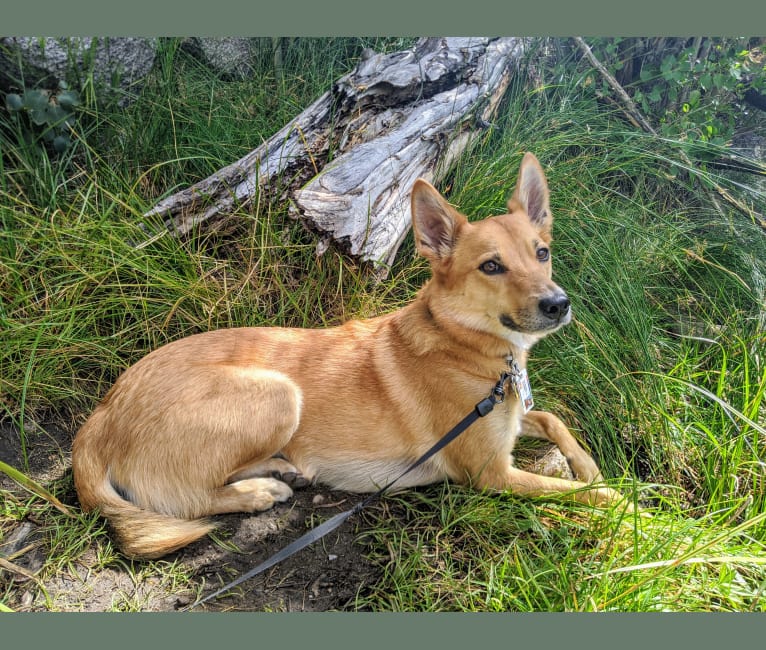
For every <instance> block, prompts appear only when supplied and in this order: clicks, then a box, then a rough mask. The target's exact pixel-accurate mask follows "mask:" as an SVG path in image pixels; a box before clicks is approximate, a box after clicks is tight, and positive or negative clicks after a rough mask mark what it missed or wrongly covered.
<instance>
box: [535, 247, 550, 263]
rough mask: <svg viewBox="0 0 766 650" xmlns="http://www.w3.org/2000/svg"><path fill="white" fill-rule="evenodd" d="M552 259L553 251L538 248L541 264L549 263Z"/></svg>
mask: <svg viewBox="0 0 766 650" xmlns="http://www.w3.org/2000/svg"><path fill="white" fill-rule="evenodd" d="M550 258H551V251H550V249H548V248H545V247H543V248H538V249H537V259H538V260H539V261H540V262H547V261H548V260H549V259H550Z"/></svg>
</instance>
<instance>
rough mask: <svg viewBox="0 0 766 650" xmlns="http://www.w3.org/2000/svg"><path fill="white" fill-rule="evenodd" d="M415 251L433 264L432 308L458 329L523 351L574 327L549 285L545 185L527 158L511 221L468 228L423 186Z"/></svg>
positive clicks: (416, 201) (416, 194) (418, 193)
mask: <svg viewBox="0 0 766 650" xmlns="http://www.w3.org/2000/svg"><path fill="white" fill-rule="evenodd" d="M412 221H413V230H414V234H415V243H416V246H417V248H418V251H419V252H420V253H421V254H422V255H423V256H425V257H426V258H427V259H428V260H429V261H430V263H431V268H432V270H433V279H432V281H431V285H432V286H431V289H430V290H431V296H432V302H433V303H434V305H435V306H436V307H437V308H438V310H439V311H440V313H441V314H442V315H443V316H444V317H446V318H450V319H452V320H453V321H455V322H459V323H461V324H462V325H464V326H467V327H469V328H471V329H474V330H478V331H480V332H484V333H487V334H494V335H495V336H497V337H500V338H502V339H504V340H506V341H508V342H510V343H512V344H514V345H516V346H518V347H520V348H522V349H528V348H530V347H531V346H532V345H533V344H534V343H535V342H536V341H538V340H539V339H541V338H543V337H544V336H546V335H547V334H549V333H551V332H553V331H554V330H556V329H558V328H559V327H561V326H562V325H565V324H566V323H568V322H569V321H570V320H571V310H570V305H569V298H568V297H567V295H566V293H565V292H564V291H563V290H562V289H561V288H560V287H559V286H558V285H557V284H556V283H555V282H553V280H552V279H551V272H552V268H551V251H550V242H551V226H552V222H553V218H552V216H551V211H550V205H549V201H548V183H547V181H546V179H545V174H544V173H543V170H542V168H541V167H540V164H539V163H538V161H537V158H535V157H534V156H533V155H532V154H531V153H527V154H526V155H525V156H524V158H523V160H522V162H521V168H520V170H519V177H518V180H517V183H516V188H515V191H514V193H513V196H512V197H511V198H510V200H509V201H508V214H504V215H499V216H494V217H489V218H487V219H484V220H482V221H476V222H469V221H468V220H467V219H466V218H465V216H463V215H462V214H460V213H459V212H458V211H457V210H455V209H454V208H453V207H452V206H451V205H450V204H449V203H448V202H447V201H446V200H445V199H444V198H443V197H442V196H441V195H440V194H439V192H438V191H437V190H436V189H435V188H434V187H433V186H432V185H430V184H429V183H428V182H426V181H424V180H422V179H418V180H417V181H416V182H415V185H414V187H413V189H412Z"/></svg>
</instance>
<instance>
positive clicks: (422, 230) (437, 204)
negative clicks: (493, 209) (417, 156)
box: [411, 178, 466, 262]
mask: <svg viewBox="0 0 766 650" xmlns="http://www.w3.org/2000/svg"><path fill="white" fill-rule="evenodd" d="M411 209H412V229H413V231H414V234H415V246H417V249H418V252H419V253H420V254H421V255H423V257H425V258H427V259H429V260H430V261H432V262H433V261H436V260H444V259H446V258H448V257H449V256H450V255H451V254H452V250H453V248H454V246H455V241H456V240H457V234H458V231H459V229H460V227H461V225H463V224H464V223H466V218H465V217H464V216H463V215H462V214H460V213H459V212H458V211H457V210H455V209H454V208H453V207H452V206H451V205H450V204H449V203H447V201H446V199H444V197H442V195H441V194H439V192H438V191H437V190H436V188H435V187H434V186H433V185H431V184H430V183H429V182H428V181H424V180H423V179H422V178H419V179H417V180H416V181H415V185H413V187H412V204H411Z"/></svg>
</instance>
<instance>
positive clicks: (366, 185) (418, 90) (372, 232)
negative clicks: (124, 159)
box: [145, 38, 528, 269]
mask: <svg viewBox="0 0 766 650" xmlns="http://www.w3.org/2000/svg"><path fill="white" fill-rule="evenodd" d="M527 44H528V41H527V40H526V39H520V38H426V39H421V40H420V41H418V43H417V44H416V46H415V47H414V48H413V49H411V50H407V51H404V52H397V53H393V54H387V55H382V54H375V53H373V52H368V53H366V55H365V56H363V57H362V60H361V61H360V63H359V65H358V66H357V67H356V69H355V70H354V71H353V72H351V73H350V74H348V75H346V76H345V77H342V78H341V79H340V80H338V81H337V82H336V83H335V85H334V86H333V88H332V89H331V90H330V91H328V92H327V93H325V94H324V95H323V96H322V97H320V98H319V99H317V100H316V101H315V102H314V103H313V104H312V105H311V106H309V107H308V108H307V109H306V110H305V111H304V112H303V113H301V114H300V115H299V116H298V117H297V118H295V119H294V120H293V121H292V122H290V123H289V124H287V125H286V126H285V127H284V128H283V129H282V130H281V131H279V133H277V134H276V135H274V136H273V137H272V138H271V139H269V140H268V141H267V142H265V143H264V144H262V145H261V146H260V147H258V148H257V149H255V150H254V151H252V152H250V153H249V154H247V155H246V156H244V157H243V158H242V159H240V160H238V161H237V162H235V163H233V164H231V165H229V166H227V167H224V168H223V169H221V170H219V171H217V172H216V173H215V174H213V175H212V176H210V177H209V178H207V179H205V180H203V181H200V182H199V183H197V184H195V185H193V186H192V187H189V188H188V189H185V190H183V191H181V192H178V193H177V194H174V195H172V196H169V197H167V198H166V199H164V200H162V201H161V202H159V203H158V204H157V205H156V206H155V207H154V208H153V209H152V210H151V211H149V212H148V213H147V214H146V215H145V217H151V216H154V215H161V216H162V217H163V218H164V220H165V225H166V226H167V227H168V228H169V229H171V230H172V231H174V232H176V233H180V234H184V233H187V232H189V231H190V230H191V229H192V228H193V227H195V226H196V225H197V224H200V223H202V222H204V221H206V220H208V219H211V218H214V217H215V218H221V217H224V216H226V215H228V214H230V213H231V212H232V211H234V209H235V208H236V207H238V206H240V205H242V204H244V203H246V202H247V201H249V200H251V199H252V198H253V197H255V196H257V194H258V193H259V192H262V193H267V194H268V196H269V198H270V199H273V200H284V199H287V200H289V201H290V205H291V210H292V213H293V215H294V216H296V217H298V218H302V219H303V220H304V221H305V222H306V223H307V224H308V225H309V226H310V227H311V228H312V229H314V230H316V231H318V232H319V233H320V237H321V238H322V241H321V242H320V245H319V246H318V251H319V252H322V251H323V250H324V248H325V247H326V243H327V241H328V240H329V239H330V238H332V239H334V240H335V241H336V242H338V243H339V244H340V245H341V246H342V247H343V248H344V249H345V250H347V251H348V252H349V253H350V254H352V255H354V256H357V257H359V258H360V259H362V260H365V261H371V262H374V263H376V264H378V265H381V267H382V268H383V269H385V268H386V267H387V266H388V265H390V264H391V262H392V261H393V258H394V256H395V254H396V251H397V249H398V248H399V246H400V244H401V242H402V240H403V239H404V237H405V235H406V234H407V231H408V229H409V226H410V213H409V191H410V188H411V187H412V183H413V182H414V181H415V179H416V178H418V177H423V178H426V179H429V180H433V179H434V178H435V177H437V176H438V174H439V173H440V172H443V171H445V170H446V169H447V167H448V166H449V163H450V162H451V161H452V160H454V157H455V156H457V155H458V154H459V153H460V152H461V151H462V150H463V149H464V148H465V147H466V145H467V144H468V143H469V141H470V140H471V138H472V137H473V136H474V135H475V134H476V133H478V132H479V131H480V130H481V129H482V128H484V127H485V126H486V122H487V120H489V119H490V118H491V116H492V114H493V112H494V111H495V109H496V107H497V104H498V103H499V101H500V99H501V98H502V95H503V93H504V91H505V89H506V88H507V85H508V83H509V81H510V79H511V75H512V73H513V71H514V68H515V67H517V65H518V62H519V61H520V59H521V56H522V54H523V52H524V50H525V46H526V45H527Z"/></svg>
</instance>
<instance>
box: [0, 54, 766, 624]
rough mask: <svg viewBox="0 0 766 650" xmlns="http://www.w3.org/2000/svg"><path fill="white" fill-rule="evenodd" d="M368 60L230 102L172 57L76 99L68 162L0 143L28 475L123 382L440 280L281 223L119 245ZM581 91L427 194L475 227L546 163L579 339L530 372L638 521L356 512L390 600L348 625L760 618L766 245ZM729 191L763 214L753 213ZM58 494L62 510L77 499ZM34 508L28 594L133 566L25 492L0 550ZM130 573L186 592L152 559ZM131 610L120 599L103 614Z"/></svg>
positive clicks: (472, 503) (429, 506)
mask: <svg viewBox="0 0 766 650" xmlns="http://www.w3.org/2000/svg"><path fill="white" fill-rule="evenodd" d="M397 46H398V44H397V43H390V44H389V47H391V48H392V49H395V48H396V47H397ZM359 51H360V43H358V42H355V41H354V40H353V39H331V40H327V39H299V41H296V42H294V43H292V44H291V45H290V47H289V48H288V50H287V56H286V59H285V69H284V77H283V78H279V77H278V75H275V74H274V72H273V69H272V68H269V65H268V64H266V63H264V68H263V70H262V74H261V77H260V80H259V81H258V82H257V83H256V82H238V83H231V82H230V83H226V82H222V81H220V80H217V79H215V78H213V77H211V75H210V74H209V73H207V72H206V71H205V70H203V69H202V68H201V67H200V66H199V65H198V64H197V63H196V62H195V61H194V60H193V59H191V58H190V57H188V56H187V55H185V54H184V53H183V52H181V51H180V50H179V49H178V48H177V46H176V44H175V43H174V42H168V43H166V44H165V46H164V49H163V52H162V55H161V57H160V61H159V64H158V66H157V67H156V70H155V71H154V74H153V76H152V78H150V79H149V81H148V83H147V84H146V86H145V87H144V88H143V89H142V90H141V92H140V94H139V96H138V100H137V101H136V102H135V103H133V104H131V106H130V107H128V108H127V109H117V108H116V107H114V106H109V105H107V106H103V105H99V104H97V103H96V102H95V98H93V100H92V101H89V103H88V104H87V106H86V114H85V115H83V116H82V118H81V120H80V124H81V129H82V139H81V141H80V142H78V144H77V145H76V147H75V148H74V149H73V150H72V151H71V152H70V153H69V154H68V155H67V157H66V158H65V159H64V160H59V161H55V160H50V159H49V158H48V157H47V156H45V155H43V154H42V153H41V152H40V150H39V149H38V148H35V147H28V148H26V149H25V148H23V147H20V146H19V145H18V143H17V141H15V140H14V137H15V133H14V131H13V129H12V128H7V127H6V128H2V129H0V152H1V153H2V165H3V168H2V172H3V173H2V176H1V177H0V178H1V180H0V300H1V302H0V406H1V407H2V412H0V417H2V418H4V419H5V420H6V421H9V422H13V423H14V424H15V425H16V427H17V428H18V429H19V431H20V436H21V439H22V441H23V447H24V450H25V453H27V452H28V451H29V450H30V449H32V448H33V447H34V445H35V444H36V442H37V437H36V436H37V435H38V434H36V433H33V431H34V430H35V428H34V426H33V424H34V423H35V422H36V421H46V420H47V421H50V420H57V421H60V422H63V423H65V424H68V425H69V426H70V427H72V429H74V426H73V423H79V422H81V421H82V419H83V417H84V416H85V415H86V414H87V412H88V411H89V409H90V408H92V406H93V405H94V404H95V403H96V401H97V400H98V399H99V398H100V397H101V396H102V395H103V394H104V392H105V391H106V390H107V388H108V386H109V385H110V384H111V382H112V381H113V380H114V379H115V378H116V376H117V375H118V374H119V372H120V371H121V370H122V369H124V368H125V367H126V366H127V365H129V364H130V363H132V362H134V361H136V360H137V359H138V358H140V357H141V356H142V355H144V354H145V353H146V352H147V351H148V350H149V349H152V348H154V347H157V346H158V345H161V344H163V343H165V342H167V341H170V340H173V339H176V338H178V337H180V336H183V335H187V334H190V333H193V332H197V331H204V330H208V329H212V328H217V327H224V326H231V325H272V324H279V325H297V326H322V325H327V324H334V323H338V322H340V321H342V320H345V319H347V318H351V317H355V316H360V315H371V314H376V313H382V312H385V311H388V310H391V309H394V308H396V307H398V306H401V305H403V304H404V303H405V302H406V301H407V300H408V299H410V298H411V297H412V295H413V294H414V292H415V291H416V289H417V287H418V286H419V285H420V284H421V283H422V281H423V280H424V279H425V278H426V277H427V268H426V265H425V263H424V262H423V261H422V260H420V259H417V258H416V257H415V255H414V248H413V245H412V241H411V239H408V240H407V241H406V242H405V244H404V246H403V248H402V250H401V251H400V253H399V255H398V257H397V260H396V262H395V264H394V267H393V269H392V272H391V274H390V275H389V277H388V278H387V279H386V280H385V281H383V282H378V281H376V278H375V276H374V274H373V273H372V272H371V270H370V269H367V268H365V267H363V266H359V265H358V264H357V263H356V262H354V261H353V260H351V259H349V258H346V257H344V256H343V255H341V254H340V253H338V252H336V251H335V250H334V249H330V251H328V253H326V254H325V255H324V256H323V257H321V258H316V257H315V255H314V250H315V241H314V239H313V238H312V237H311V236H310V235H309V234H307V233H305V232H304V231H303V230H302V228H301V226H300V225H299V224H296V223H294V222H292V221H290V220H289V219H288V218H287V216H286V210H285V206H281V205H276V204H267V203H265V202H264V203H262V204H261V203H259V204H258V205H255V206H250V207H247V208H245V209H242V210H240V211H239V212H238V213H237V214H236V215H235V218H234V219H233V220H232V221H231V222H230V223H229V224H226V225H225V227H224V228H223V229H221V230H219V231H216V232H207V231H203V232H199V233H196V234H195V235H194V236H193V237H191V238H189V239H186V240H183V241H178V240H176V239H174V238H172V237H162V238H159V239H157V240H155V241H153V242H151V243H148V244H146V245H142V246H139V247H136V246H134V245H132V242H137V241H142V240H143V233H142V231H141V230H140V229H139V228H138V226H137V223H138V221H139V219H140V217H141V215H142V214H143V213H144V212H145V211H146V210H147V209H149V208H150V207H151V206H152V204H153V202H154V201H155V200H156V199H158V198H159V197H161V196H163V195H165V194H167V193H169V192H172V191H174V190H176V189H179V188H181V187H184V186H186V185H188V184H190V183H193V182H194V181H196V180H199V179H200V178H203V177H205V176H207V175H208V174H209V173H211V172H213V171H215V170H216V169H218V168H219V167H221V166H223V165H225V164H227V163H229V162H231V161H232V160H235V159H237V158H239V157H241V156H242V155H243V154H244V153H246V152H247V151H249V150H250V149H252V148H254V147H255V146H257V144H258V143H260V142H261V141H262V140H263V139H265V138H267V137H268V136H269V135H270V134H271V133H273V132H275V131H276V130H278V129H279V128H280V127H281V126H282V125H283V123H284V122H285V121H287V120H288V119H289V118H290V117H292V116H294V115H296V114H297V113H299V112H300V110H301V109H302V108H303V107H304V106H305V105H307V104H308V103H309V102H310V101H311V100H312V99H314V98H315V97H316V96H317V95H318V94H319V93H321V92H323V91H324V90H325V89H326V88H327V87H328V86H329V84H330V83H331V82H332V81H333V80H334V79H335V78H337V77H338V76H339V75H340V74H341V73H342V72H343V71H345V70H347V69H348V67H349V66H350V65H353V57H354V56H356V55H357V54H358V52H359ZM576 81H577V80H576V79H573V80H572V82H571V83H570V84H567V85H563V86H561V87H548V88H545V89H543V90H539V91H535V92H531V91H529V90H528V89H526V88H524V87H523V86H521V85H519V86H517V87H514V88H512V89H511V90H510V91H509V94H508V97H507V99H506V100H505V102H504V104H503V106H502V109H501V114H500V115H498V117H497V119H496V120H495V122H494V123H493V125H492V128H490V129H488V130H486V131H485V132H483V134H482V136H481V138H480V139H479V140H478V141H477V142H476V143H475V144H474V146H473V147H472V148H471V149H470V151H468V152H466V154H465V155H463V156H462V157H461V159H460V160H459V161H457V163H456V166H455V167H454V169H452V170H451V171H450V173H449V174H448V176H447V177H446V178H445V179H444V181H443V182H442V184H441V187H442V189H445V191H446V192H447V195H448V198H449V199H450V201H452V202H453V203H454V204H456V205H458V206H459V207H460V208H461V209H462V210H463V211H464V212H465V213H467V214H469V215H470V216H472V217H477V218H478V217H482V216H485V215H487V214H491V213H497V212H501V211H502V210H503V208H504V205H505V201H506V199H507V198H508V195H509V192H510V190H511V189H512V183H513V182H514V180H515V177H516V173H517V169H518V164H519V161H520V159H521V154H522V153H523V151H526V150H531V151H533V152H534V153H535V154H536V155H537V156H538V158H539V159H540V160H541V161H542V163H543V165H544V167H545V169H546V173H547V174H548V178H549V183H550V185H551V190H552V208H553V210H554V215H555V225H554V237H555V241H554V256H555V258H554V259H555V261H554V268H555V271H554V272H555V277H556V279H557V281H558V282H559V283H560V284H561V285H562V286H564V287H565V288H566V289H567V290H568V292H569V294H570V297H571V298H572V301H573V307H574V313H575V321H574V322H573V323H572V324H571V325H569V326H568V327H567V328H565V329H564V330H563V331H561V332H559V333H557V334H555V335H554V336H553V337H550V338H549V339H547V340H546V341H544V342H542V343H541V344H539V346H538V347H537V348H536V349H535V351H534V353H533V356H532V361H531V364H530V375H531V379H532V384H533V388H534V390H535V397H536V402H537V404H538V406H539V407H540V408H544V409H547V410H551V411H553V412H555V413H557V414H559V415H560V416H561V417H563V418H564V419H565V420H566V421H567V422H568V423H569V424H570V425H571V426H572V428H573V430H574V431H575V432H576V433H577V434H578V436H579V437H580V438H581V439H582V440H583V442H584V444H585V445H586V446H587V447H588V448H589V449H590V450H591V451H592V452H593V454H594V456H595V457H596V458H597V459H598V462H599V464H600V465H601V467H602V469H603V472H604V474H605V476H607V477H609V478H610V480H611V481H612V482H613V483H614V484H615V486H618V487H620V489H622V490H623V491H624V492H625V493H627V494H632V495H635V498H637V499H638V500H640V501H641V503H643V504H644V506H645V511H646V512H647V513H650V514H651V515H652V516H651V517H639V518H634V517H632V516H627V517H626V516H621V515H620V513H618V512H606V513H604V512H593V511H591V510H589V509H586V508H584V507H580V506H573V505H562V504H558V503H556V502H553V501H542V500H538V501H529V500H523V499H517V498H514V497H513V496H511V495H487V494H477V493H475V492H472V491H470V490H466V489H462V488H458V487H456V486H452V485H438V486H434V487H432V488H428V489H424V490H420V491H415V492H409V493H406V494H403V495H400V496H397V497H395V498H394V497H390V498H387V500H386V505H385V507H379V508H375V509H373V510H371V511H370V512H369V513H368V514H367V515H365V517H364V529H365V530H367V531H369V532H366V533H364V537H365V538H366V540H367V541H370V542H371V543H372V544H373V547H374V549H375V550H374V551H373V558H374V559H375V561H376V562H378V563H379V564H380V565H381V567H382V568H383V572H384V577H383V579H382V580H381V582H380V583H379V584H376V585H372V586H370V588H369V589H367V590H366V591H365V592H364V593H363V594H360V596H359V598H358V602H357V606H358V607H359V608H364V609H384V610H389V609H395V610H441V609H444V610H490V611H494V610H522V611H529V610H533V611H534V610H576V611H580V610H589V611H590V610H622V611H648V610H684V611H689V610H695V611H696V610H745V611H747V610H757V611H763V610H766V599H765V598H764V590H765V589H766V567H764V560H763V558H764V557H766V523H765V520H766V466H765V465H764V463H765V462H766V418H765V417H764V403H765V402H766V397H765V394H766V368H765V367H764V357H765V355H766V334H764V329H765V328H764V326H765V325H766V236H764V233H763V231H762V230H760V229H759V228H758V227H757V226H756V225H754V224H753V223H752V221H751V220H749V219H748V217H747V216H746V215H743V214H741V213H739V212H736V211H734V210H733V209H731V208H730V207H729V206H728V204H726V203H724V204H723V206H724V209H725V214H724V215H721V214H719V212H718V211H717V209H716V208H715V207H714V205H713V203H712V202H711V200H710V196H709V194H708V193H707V191H706V185H705V181H706V179H708V178H710V177H712V172H711V171H710V170H709V169H708V168H707V167H706V166H705V163H704V161H701V160H698V161H697V166H696V168H695V169H692V170H690V173H689V174H684V175H678V174H677V172H676V170H677V169H683V168H684V167H686V165H685V164H684V162H683V161H682V157H681V155H680V151H681V147H682V146H683V144H682V143H676V142H669V141H662V140H659V139H656V138H651V137H649V136H646V135H643V134H640V133H637V132H635V131H634V130H632V129H631V128H630V127H629V126H626V124H625V123H624V122H623V121H622V120H621V115H620V114H616V113H612V112H610V109H608V108H607V107H606V106H604V105H601V104H598V103H597V102H596V101H595V100H594V99H593V97H592V96H589V95H588V94H587V92H586V91H585V90H583V88H582V87H581V86H580V85H578V84H577V83H576ZM2 119H4V117H3V115H0V120H2ZM692 153H694V154H697V155H698V154H699V153H700V150H699V148H697V149H695V150H694V152H689V155H692ZM707 153H709V152H707ZM713 153H715V152H713ZM695 160H697V159H696V158H695ZM715 180H717V181H718V182H721V183H724V182H725V181H724V180H723V179H717V178H716V179H715ZM732 191H735V190H732ZM737 191H738V194H737V196H738V197H739V198H740V199H743V200H745V201H747V202H753V204H754V205H755V207H756V209H757V210H759V211H760V212H761V213H763V211H764V207H765V204H766V201H764V197H763V196H762V195H758V194H757V193H747V194H746V193H744V191H743V190H741V189H739V190H737ZM17 469H19V470H22V471H28V467H27V466H23V467H19V468H17ZM46 487H47V488H48V489H49V490H50V491H51V492H53V494H58V495H61V494H71V480H70V479H69V478H66V477H65V478H64V479H61V480H59V481H56V482H54V484H52V485H47V486H46ZM30 513H32V514H33V515H34V516H35V517H36V518H37V519H39V520H41V521H44V522H45V523H46V530H47V531H48V539H49V544H50V551H49V553H48V563H47V564H46V566H45V567H44V569H43V572H42V574H41V575H45V576H53V575H56V574H57V573H59V572H65V571H66V570H67V566H68V564H69V563H71V562H74V561H75V560H77V559H78V558H81V557H82V556H83V554H85V553H86V552H91V553H93V554H94V555H95V556H96V559H95V560H92V561H93V565H92V566H93V569H92V570H94V571H97V570H100V569H101V568H103V567H108V566H114V565H115V564H116V563H118V562H120V561H121V560H120V559H119V555H117V554H116V553H115V552H114V550H113V549H112V548H111V544H110V542H109V541H108V537H107V535H106V533H105V530H104V528H103V526H102V524H101V522H100V520H97V519H93V518H92V517H84V516H82V515H78V516H77V518H75V519H71V518H68V517H66V516H65V515H64V514H61V513H59V512H58V511H56V510H55V509H54V508H53V507H52V506H51V505H50V504H49V503H48V502H47V501H46V500H45V499H44V498H43V497H40V496H30V497H29V498H28V499H26V498H25V499H20V498H19V497H18V496H17V495H15V494H13V495H12V494H10V493H8V494H7V495H6V494H4V499H3V509H2V510H1V511H0V542H2V537H3V536H4V535H5V534H6V533H7V531H10V530H11V529H12V527H13V526H14V524H15V522H17V521H21V520H22V519H24V518H26V517H28V516H30ZM131 575H134V578H135V580H136V581H139V582H140V581H144V580H150V579H156V580H157V581H158V582H160V583H162V584H172V583H173V581H174V580H178V581H180V582H181V583H183V584H188V576H185V574H184V570H183V568H181V567H173V566H166V565H165V564H163V563H149V564H147V565H141V566H140V567H139V566H136V567H131ZM4 589H5V591H0V605H3V604H4V603H8V602H11V600H10V598H11V592H10V591H9V590H8V588H4ZM50 607H51V608H53V609H55V608H56V604H55V603H51V604H50ZM141 607H142V601H141V599H140V597H139V596H135V595H134V596H131V597H125V598H122V599H117V601H115V604H114V608H115V609H140V608H141Z"/></svg>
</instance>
